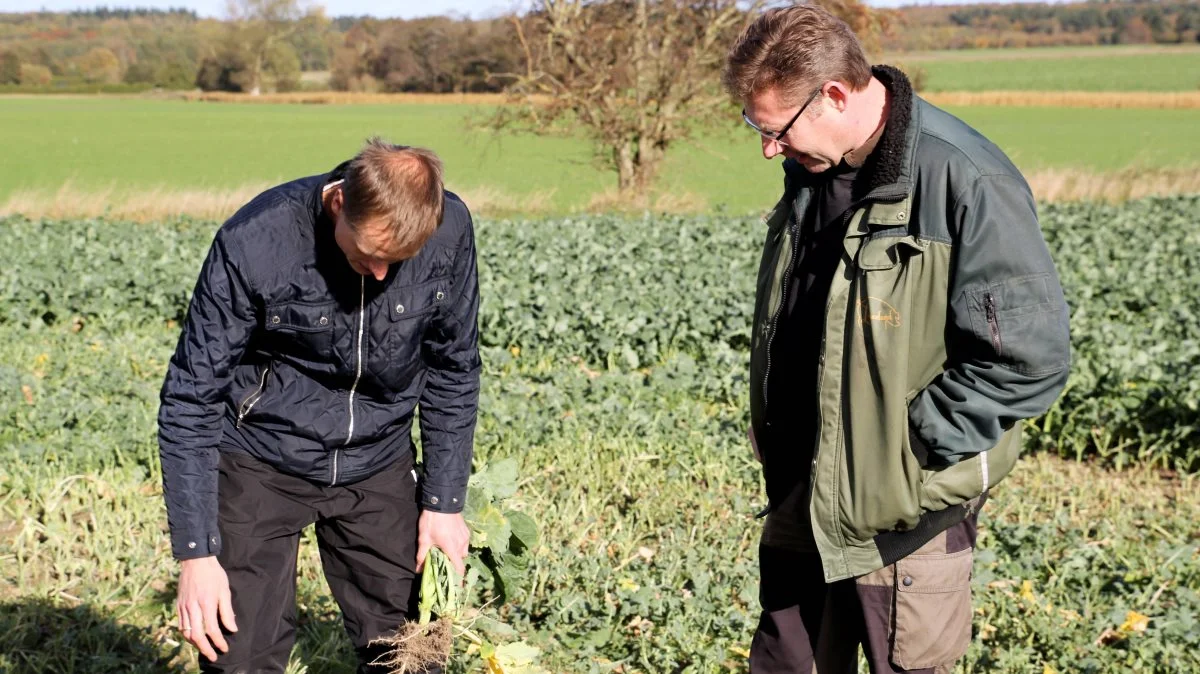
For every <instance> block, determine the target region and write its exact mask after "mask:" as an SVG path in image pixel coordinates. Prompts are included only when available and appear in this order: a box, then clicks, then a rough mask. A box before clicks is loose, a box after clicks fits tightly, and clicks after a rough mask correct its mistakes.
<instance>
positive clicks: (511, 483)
mask: <svg viewBox="0 0 1200 674" xmlns="http://www.w3.org/2000/svg"><path fill="white" fill-rule="evenodd" d="M517 470H518V469H517V462H516V460H515V459H512V458H508V459H502V460H500V461H498V462H496V463H495V464H493V465H491V466H483V467H481V468H480V469H479V470H477V471H475V472H474V474H472V475H471V479H470V484H469V487H468V496H467V509H466V511H465V512H464V519H466V522H467V526H468V528H470V530H471V544H470V551H471V552H470V561H469V567H468V570H467V577H466V579H465V583H464V582H463V581H464V579H461V578H459V576H458V573H457V572H456V571H455V570H454V567H453V565H452V564H451V563H450V559H449V558H448V557H447V556H446V554H445V553H444V552H442V550H441V549H439V548H436V547H434V548H432V549H431V550H430V551H429V555H428V557H427V558H426V562H425V568H424V570H423V571H422V573H421V596H420V602H419V604H418V610H419V617H418V619H417V621H416V622H413V623H408V624H406V625H403V626H402V627H401V628H400V629H399V630H397V632H396V634H395V635H392V636H388V637H386V638H383V639H380V640H379V642H380V643H382V644H384V645H387V646H389V647H391V652H390V653H389V655H387V656H385V657H384V658H383V659H381V660H380V663H381V664H383V665H385V666H387V667H389V668H390V669H391V671H392V672H393V674H415V673H420V672H427V671H430V670H432V669H434V668H435V667H444V666H445V665H446V664H447V663H448V662H449V659H450V653H451V646H452V641H453V639H455V638H462V639H465V640H466V641H467V642H468V643H469V645H468V650H469V651H470V652H472V653H477V654H478V656H479V663H478V669H480V670H481V671H484V672H486V673H487V674H540V673H542V672H544V670H542V669H541V668H540V667H538V666H537V665H536V663H535V661H536V660H537V656H538V653H539V649H537V648H536V647H534V646H531V645H529V644H528V643H526V642H524V641H520V640H512V637H513V635H514V634H515V632H514V631H513V630H512V629H511V628H509V627H507V626H506V625H504V624H503V623H502V622H500V621H499V620H496V619H495V618H493V617H491V616H489V615H487V611H486V609H487V604H486V603H485V604H483V606H484V608H483V609H479V608H474V607H472V605H471V600H470V599H471V597H472V595H475V594H479V595H480V596H482V597H486V595H487V594H488V593H487V592H482V591H481V592H478V593H476V592H475V590H477V589H479V586H480V580H481V570H485V571H486V572H487V573H489V574H490V576H491V577H492V579H493V583H492V584H491V586H492V588H493V592H492V593H491V594H492V598H493V599H494V600H498V601H503V600H504V598H505V597H506V596H508V595H509V594H510V593H512V592H514V591H515V590H516V589H517V588H518V587H520V585H521V580H522V578H521V576H522V575H523V574H524V572H526V571H527V570H528V569H529V558H530V556H531V554H532V550H533V549H534V547H535V546H536V545H537V538H538V533H537V525H536V524H535V523H534V521H533V518H531V517H529V516H528V515H526V514H524V513H522V512H519V511H515V510H507V509H504V508H505V506H506V505H507V504H506V502H507V501H508V499H509V498H510V497H511V496H512V495H513V494H514V493H515V492H516V490H517ZM460 583H461V584H462V585H463V587H461V588H460ZM435 616H436V619H435Z"/></svg>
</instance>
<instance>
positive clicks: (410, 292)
mask: <svg viewBox="0 0 1200 674" xmlns="http://www.w3.org/2000/svg"><path fill="white" fill-rule="evenodd" d="M449 293H450V277H448V276H447V277H443V278H439V279H434V280H432V281H426V282H425V283H418V284H416V285H411V286H404V287H402V288H393V289H391V290H389V291H388V293H387V299H388V316H389V317H391V319H392V320H393V321H402V320H404V319H406V318H412V317H413V316H420V315H421V314H424V313H425V312H427V311H432V310H434V309H437V308H438V306H440V305H441V304H442V303H444V302H445V301H446V298H447V296H448V295H449Z"/></svg>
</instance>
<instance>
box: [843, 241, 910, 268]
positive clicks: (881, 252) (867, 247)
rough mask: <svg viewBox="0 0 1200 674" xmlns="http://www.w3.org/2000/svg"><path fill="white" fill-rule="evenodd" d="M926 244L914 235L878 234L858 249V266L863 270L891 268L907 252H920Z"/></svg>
mask: <svg viewBox="0 0 1200 674" xmlns="http://www.w3.org/2000/svg"><path fill="white" fill-rule="evenodd" d="M924 250H925V244H924V243H923V242H921V241H919V240H918V239H917V238H916V237H914V236H876V237H875V238H872V239H867V241H866V242H864V243H863V245H862V248H859V250H858V268H859V269H862V270H863V271H878V270H881V269H891V268H892V267H895V266H896V265H897V264H899V263H900V256H901V255H903V254H904V253H905V252H908V253H910V254H911V253H920V252H922V251H924Z"/></svg>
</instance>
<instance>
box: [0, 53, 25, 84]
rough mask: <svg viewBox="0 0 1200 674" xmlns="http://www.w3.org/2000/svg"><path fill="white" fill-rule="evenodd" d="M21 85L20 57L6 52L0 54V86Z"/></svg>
mask: <svg viewBox="0 0 1200 674" xmlns="http://www.w3.org/2000/svg"><path fill="white" fill-rule="evenodd" d="M20 83H21V57H20V56H17V55H16V54H15V53H13V52H10V51H6V52H3V53H0V84H20Z"/></svg>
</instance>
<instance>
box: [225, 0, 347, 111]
mask: <svg viewBox="0 0 1200 674" xmlns="http://www.w3.org/2000/svg"><path fill="white" fill-rule="evenodd" d="M227 11H228V14H229V18H230V19H231V24H232V26H231V32H230V35H229V41H230V45H229V46H230V47H231V48H233V51H238V52H241V54H242V55H244V56H245V57H246V60H245V64H244V65H245V71H244V72H243V73H241V74H240V75H238V76H237V77H236V78H235V79H240V80H242V82H243V85H242V87H241V88H242V90H243V91H247V92H249V93H250V94H252V95H258V94H259V93H261V91H262V83H263V73H264V71H266V70H267V68H268V66H269V64H270V60H271V58H270V57H271V56H272V55H273V54H274V55H278V54H279V53H280V52H279V51H278V50H277V48H276V45H277V44H278V43H280V42H283V41H285V40H287V39H288V38H289V37H291V36H292V34H294V33H295V32H297V31H299V30H300V29H301V28H302V27H303V26H304V25H305V24H304V23H303V22H302V20H303V19H309V20H311V21H316V22H320V21H323V20H324V16H323V14H322V11H321V9H320V8H315V9H313V10H311V11H309V12H306V11H305V10H304V9H303V8H302V7H301V5H300V0H229V4H228V5H227ZM291 55H292V57H293V58H294V57H295V51H294V50H293V51H292V53H291ZM284 60H286V61H287V63H288V64H289V65H290V64H291V63H292V62H293V61H292V60H291V59H284Z"/></svg>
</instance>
